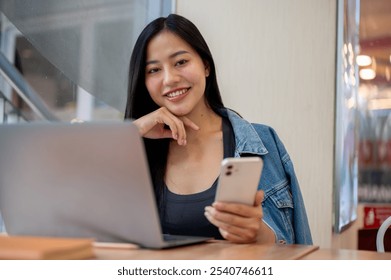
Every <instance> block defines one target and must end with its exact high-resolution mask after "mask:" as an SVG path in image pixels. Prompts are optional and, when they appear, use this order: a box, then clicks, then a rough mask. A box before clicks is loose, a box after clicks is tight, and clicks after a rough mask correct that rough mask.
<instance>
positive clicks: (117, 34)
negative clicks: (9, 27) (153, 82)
mask: <svg viewBox="0 0 391 280" xmlns="http://www.w3.org/2000/svg"><path fill="white" fill-rule="evenodd" d="M0 10H1V11H2V12H3V13H4V15H5V16H6V17H7V18H8V19H9V20H10V21H11V22H12V24H13V25H15V26H16V28H17V30H18V31H19V32H20V33H21V34H22V35H23V36H22V37H23V38H25V39H26V40H24V39H20V38H18V40H17V42H16V44H17V47H18V48H24V47H25V46H26V45H27V44H28V43H29V44H31V46H32V47H33V48H34V49H35V50H36V52H37V53H39V54H40V55H41V56H42V57H44V58H45V59H47V60H48V62H49V63H50V64H51V65H52V66H50V67H48V68H46V69H45V70H46V73H43V75H41V77H40V78H41V79H42V78H44V77H45V78H46V79H50V78H51V75H49V74H48V73H47V71H50V74H52V75H54V74H53V73H54V72H53V71H52V70H49V68H56V69H58V70H59V72H60V73H62V74H63V75H64V76H65V77H66V79H69V82H71V83H72V84H73V85H74V88H73V90H71V91H69V90H68V91H67V94H65V93H64V94H57V95H56V96H54V97H51V98H54V99H55V100H54V101H53V102H54V103H56V104H63V103H64V102H67V101H68V100H69V98H70V97H72V98H73V100H75V99H76V98H77V95H78V94H79V90H78V89H77V86H79V87H81V88H83V89H84V91H82V92H83V93H82V94H84V93H85V92H89V93H91V94H92V95H93V96H94V97H95V98H97V99H98V100H99V102H102V101H103V102H104V103H105V104H107V105H110V106H111V107H113V108H116V109H117V110H118V111H119V112H123V111H124V108H125V102H126V90H127V72H128V61H129V58H130V54H131V50H132V47H133V44H134V41H135V39H136V37H137V36H138V34H139V32H140V31H141V29H142V28H143V27H144V26H145V24H146V23H147V22H149V21H150V20H151V19H152V18H155V17H158V16H162V15H167V14H168V13H169V12H170V11H171V1H163V0H148V1H145V0H132V1H129V0H98V1H97V0H67V1H48V0H24V1H23V0H17V1H15V0H2V1H1V2H0ZM23 40H24V41H23ZM19 52H22V50H19ZM28 55H31V51H30V52H29V51H27V52H24V53H23V52H22V53H21V56H22V58H24V57H25V56H28ZM30 62H31V61H29V66H25V67H34V66H33V65H32V64H31V63H30ZM47 65H48V63H46V66H47ZM40 67H41V66H40ZM42 67H44V66H42ZM26 71H27V70H26ZM35 72H37V71H35ZM55 75H57V76H58V75H59V74H55ZM46 76H47V77H46ZM61 80H62V81H60V84H62V85H63V80H64V78H61ZM69 82H67V83H69ZM75 85H77V86H75ZM64 86H65V87H68V85H64ZM64 90H65V89H60V91H64Z"/></svg>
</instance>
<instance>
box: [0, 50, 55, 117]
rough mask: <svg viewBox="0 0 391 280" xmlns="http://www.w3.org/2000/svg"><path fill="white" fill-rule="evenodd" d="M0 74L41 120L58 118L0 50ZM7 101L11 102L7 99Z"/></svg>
mask: <svg viewBox="0 0 391 280" xmlns="http://www.w3.org/2000/svg"><path fill="white" fill-rule="evenodd" d="M0 74H1V75H2V76H3V77H4V79H5V80H6V81H7V82H8V83H9V84H10V85H11V86H12V88H13V89H14V90H15V91H16V92H17V93H18V95H19V96H20V97H21V98H22V100H23V101H24V102H25V103H26V104H28V106H29V107H30V108H31V110H32V111H33V112H34V113H35V114H36V115H37V116H39V117H40V118H41V119H43V120H48V121H58V118H57V117H56V116H55V115H54V114H53V113H52V112H51V111H50V110H49V109H48V108H47V106H46V104H45V102H44V101H43V100H42V98H41V97H40V96H39V95H38V94H37V93H36V92H35V91H34V89H33V88H32V87H31V86H30V85H29V84H28V83H27V82H26V80H25V79H24V77H23V76H22V75H21V74H20V73H19V71H18V70H17V69H16V68H15V66H14V65H12V64H11V63H10V62H9V61H8V59H7V58H6V57H5V56H4V54H3V53H1V52H0ZM3 96H4V95H3ZM4 97H5V96H4ZM4 100H5V99H4ZM8 103H10V104H12V103H11V102H10V101H9V100H8Z"/></svg>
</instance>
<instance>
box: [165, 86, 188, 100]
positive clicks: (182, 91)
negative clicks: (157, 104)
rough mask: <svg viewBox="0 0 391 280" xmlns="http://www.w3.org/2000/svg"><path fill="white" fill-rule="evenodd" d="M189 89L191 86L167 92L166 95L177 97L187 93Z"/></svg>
mask: <svg viewBox="0 0 391 280" xmlns="http://www.w3.org/2000/svg"><path fill="white" fill-rule="evenodd" d="M189 89H190V88H183V89H179V90H175V91H172V92H169V93H167V94H165V96H167V97H168V98H177V97H180V96H181V95H183V94H185V93H186V92H187V91H188V90H189Z"/></svg>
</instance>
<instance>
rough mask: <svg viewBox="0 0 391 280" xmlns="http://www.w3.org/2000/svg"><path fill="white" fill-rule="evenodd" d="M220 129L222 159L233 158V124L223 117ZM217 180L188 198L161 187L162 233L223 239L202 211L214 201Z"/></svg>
mask: <svg viewBox="0 0 391 280" xmlns="http://www.w3.org/2000/svg"><path fill="white" fill-rule="evenodd" d="M222 126H223V127H222V128H223V145H224V158H226V157H232V156H233V155H234V152H235V136H234V133H233V129H232V125H231V123H230V121H229V120H228V119H227V118H224V117H223V124H222ZM217 181H218V178H217V179H216V180H215V182H214V183H213V185H212V186H211V187H210V188H209V189H207V190H205V191H202V192H200V193H195V194H189V195H179V194H175V193H173V192H171V191H170V190H169V189H168V188H167V186H166V185H165V184H164V191H163V201H164V206H163V209H162V213H160V214H161V223H162V228H163V232H164V233H168V234H179V235H195V236H207V237H214V238H216V239H222V236H221V234H220V232H219V230H218V228H217V227H216V226H214V225H212V224H211V223H210V222H209V221H208V220H207V219H206V218H205V216H204V208H205V207H206V206H209V205H211V204H212V203H213V201H214V197H215V193H216V187H217ZM163 213H164V214H163Z"/></svg>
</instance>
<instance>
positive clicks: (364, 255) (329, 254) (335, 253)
mask: <svg viewBox="0 0 391 280" xmlns="http://www.w3.org/2000/svg"><path fill="white" fill-rule="evenodd" d="M301 259H302V260H391V253H388V252H387V253H378V252H375V251H363V250H345V249H323V248H321V249H319V250H316V251H313V252H311V253H310V254H308V255H305V256H303V257H302V258H301Z"/></svg>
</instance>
